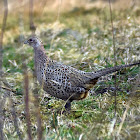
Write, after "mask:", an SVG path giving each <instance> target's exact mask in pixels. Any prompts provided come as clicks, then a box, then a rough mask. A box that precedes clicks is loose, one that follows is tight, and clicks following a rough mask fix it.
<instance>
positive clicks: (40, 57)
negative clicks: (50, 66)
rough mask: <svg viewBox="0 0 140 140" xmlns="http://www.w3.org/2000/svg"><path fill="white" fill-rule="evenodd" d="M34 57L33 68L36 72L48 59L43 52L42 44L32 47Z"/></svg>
mask: <svg viewBox="0 0 140 140" xmlns="http://www.w3.org/2000/svg"><path fill="white" fill-rule="evenodd" d="M34 53H35V54H34V57H35V59H34V60H35V70H36V72H37V71H38V70H39V69H40V68H41V69H42V68H43V67H44V66H45V65H46V63H47V61H49V58H48V56H47V55H46V53H45V49H44V47H43V46H41V47H39V48H35V49H34Z"/></svg>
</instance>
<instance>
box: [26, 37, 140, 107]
mask: <svg viewBox="0 0 140 140" xmlns="http://www.w3.org/2000/svg"><path fill="white" fill-rule="evenodd" d="M24 43H25V44H28V45H30V46H32V47H33V48H34V52H35V56H34V57H35V71H36V76H37V80H38V81H39V83H40V84H41V85H42V87H43V89H44V90H45V91H46V92H47V93H48V94H50V95H52V96H55V97H57V98H60V99H63V100H67V104H66V106H65V107H66V108H70V102H71V101H73V100H81V99H84V98H86V97H87V95H88V91H89V90H90V88H92V87H93V86H94V85H95V84H96V82H97V80H98V78H99V77H101V76H103V75H106V74H109V73H112V72H115V71H118V70H120V69H122V68H125V67H130V66H133V65H137V64H140V62H138V63H134V64H129V65H120V66H116V67H112V68H107V69H103V70H99V71H96V72H84V71H80V70H77V69H75V68H73V67H70V66H66V65H63V64H62V63H59V62H56V61H54V60H51V59H50V58H48V56H47V55H46V54H45V50H44V46H43V44H42V42H41V41H40V40H39V39H38V38H37V37H36V36H33V37H30V38H29V39H28V40H26V41H25V42H24Z"/></svg>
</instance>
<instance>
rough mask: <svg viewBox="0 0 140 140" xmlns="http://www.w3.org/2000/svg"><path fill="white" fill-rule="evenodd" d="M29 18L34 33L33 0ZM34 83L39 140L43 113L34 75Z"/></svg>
mask: <svg viewBox="0 0 140 140" xmlns="http://www.w3.org/2000/svg"><path fill="white" fill-rule="evenodd" d="M29 18H30V30H31V32H32V35H34V34H35V30H36V27H35V25H34V21H33V0H30V4H29ZM34 85H35V90H34V91H33V92H34V98H35V101H34V102H35V109H36V114H37V115H36V119H37V135H38V140H41V139H42V122H41V114H40V109H39V105H38V96H37V94H38V89H37V83H36V77H34Z"/></svg>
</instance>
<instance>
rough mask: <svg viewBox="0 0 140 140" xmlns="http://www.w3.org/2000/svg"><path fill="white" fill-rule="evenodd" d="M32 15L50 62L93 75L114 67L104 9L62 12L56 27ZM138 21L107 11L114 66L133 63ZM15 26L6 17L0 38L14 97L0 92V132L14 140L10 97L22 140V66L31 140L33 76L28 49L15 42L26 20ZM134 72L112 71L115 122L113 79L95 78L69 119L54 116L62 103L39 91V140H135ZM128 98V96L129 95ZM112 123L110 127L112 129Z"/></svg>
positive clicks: (50, 16) (46, 17) (130, 14)
mask: <svg viewBox="0 0 140 140" xmlns="http://www.w3.org/2000/svg"><path fill="white" fill-rule="evenodd" d="M139 8H140V7H139ZM38 16H39V13H36V14H35V18H34V19H35V24H36V25H37V33H38V35H40V37H41V39H42V40H43V42H44V43H45V49H46V53H47V54H48V55H49V56H50V57H51V58H52V59H55V60H57V61H60V62H63V63H64V64H67V65H71V66H73V67H75V68H77V69H80V70H84V71H94V70H99V69H101V68H104V67H111V66H113V65H114V55H113V46H112V33H111V23H110V13H109V10H108V7H106V8H104V9H100V8H97V9H94V8H93V9H90V10H85V9H84V8H77V9H75V10H73V11H71V12H66V13H65V12H64V13H62V14H61V15H60V19H59V22H55V21H56V18H54V17H55V16H56V14H55V13H47V14H43V15H42V16H41V18H38ZM138 19H140V18H139V15H138V14H137V12H135V11H134V10H133V9H127V10H122V11H119V10H114V11H113V22H114V28H115V36H116V40H115V43H116V48H117V52H116V56H117V64H118V65H121V64H124V63H132V62H134V61H135V60H138V59H139V49H140V44H139V42H140V38H139V33H140V28H139V22H140V20H138ZM21 22H22V23H23V25H24V27H25V28H24V29H20V28H21V27H20V26H19V19H17V18H15V16H13V15H12V14H11V15H9V17H8V23H9V24H7V30H6V33H5V36H4V47H3V48H4V51H3V70H4V73H5V79H6V82H7V83H8V84H9V85H10V86H11V88H12V89H13V90H15V91H16V92H15V93H14V94H10V95H9V92H8V91H6V90H2V93H1V97H3V98H4V99H5V104H4V107H3V118H4V121H3V123H4V127H3V132H4V136H5V138H6V139H18V135H17V132H16V131H15V128H14V123H13V122H14V121H13V116H12V113H11V112H12V104H11V102H10V99H11V98H12V99H13V102H14V106H15V108H16V115H17V120H18V125H19V129H20V132H21V136H22V138H23V139H27V126H26V122H25V111H24V92H23V91H24V88H23V78H24V76H23V65H22V63H23V61H25V63H26V65H27V70H28V74H29V80H30V82H29V93H30V115H31V130H32V136H33V139H37V131H38V130H37V121H36V115H37V112H36V108H35V102H34V101H35V98H34V95H33V90H34V89H35V86H34V84H33V83H34V81H33V74H32V72H33V71H34V62H33V50H32V48H31V47H28V46H23V45H22V44H20V42H19V36H20V35H21V34H23V35H28V34H29V30H28V21H27V18H25V19H24V21H21ZM20 30H22V32H21V31H20ZM20 33H21V34H20ZM52 40H53V42H52ZM23 57H24V58H25V59H24V60H23ZM139 70H140V68H139V67H138V66H136V67H133V68H129V69H124V70H122V71H121V72H118V75H117V85H118V91H117V95H118V96H117V118H116V120H114V108H115V106H114V96H113V89H114V74H112V75H110V76H105V77H103V78H101V79H100V80H99V82H98V83H97V84H96V85H95V87H94V88H93V89H91V91H90V93H89V96H88V97H87V98H86V99H85V100H82V101H75V102H73V103H72V110H73V112H72V113H71V114H64V115H62V114H61V115H60V114H59V113H58V110H61V109H62V106H63V105H64V101H61V100H58V99H56V98H53V97H50V96H48V95H46V94H45V93H44V92H43V91H42V90H41V89H40V87H39V96H38V98H39V99H38V100H39V108H40V114H41V120H42V125H43V137H44V138H45V139H47V140H51V139H68V140H81V139H106V140H111V139H114V138H115V137H117V139H138V138H139V136H140V135H139V129H140V125H139V109H140V106H139V104H140V100H139V99H140V96H139V91H140V89H139V86H135V85H137V84H136V80H137V79H138V78H139ZM3 82H4V80H3ZM3 86H4V85H3ZM132 93H133V96H131V95H132ZM127 106H129V108H128V111H127V115H126V118H125V121H124V124H123V127H122V129H121V131H120V133H119V134H118V135H117V132H118V129H119V126H120V124H121V122H122V119H123V114H124V112H125V110H126V108H127ZM114 122H115V128H113V123H114Z"/></svg>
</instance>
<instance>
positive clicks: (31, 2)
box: [29, 0, 36, 34]
mask: <svg viewBox="0 0 140 140" xmlns="http://www.w3.org/2000/svg"><path fill="white" fill-rule="evenodd" d="M29 2H30V3H29V18H30V30H31V31H32V34H35V31H36V27H35V25H34V22H33V0H29Z"/></svg>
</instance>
